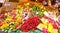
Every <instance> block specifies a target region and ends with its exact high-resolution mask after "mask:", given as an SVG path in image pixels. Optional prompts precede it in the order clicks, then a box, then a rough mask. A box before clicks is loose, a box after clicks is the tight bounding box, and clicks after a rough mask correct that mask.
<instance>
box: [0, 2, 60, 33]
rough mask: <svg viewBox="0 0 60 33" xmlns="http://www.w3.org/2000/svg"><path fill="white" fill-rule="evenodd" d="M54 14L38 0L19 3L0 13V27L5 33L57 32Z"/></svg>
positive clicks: (56, 19)
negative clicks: (0, 18)
mask: <svg viewBox="0 0 60 33" xmlns="http://www.w3.org/2000/svg"><path fill="white" fill-rule="evenodd" d="M56 14H57V13H56V12H55V11H54V10H53V11H52V9H50V8H46V7H45V6H43V5H42V4H41V3H38V2H31V1H30V2H25V3H20V4H18V5H17V7H15V8H14V9H13V10H11V11H9V12H5V13H4V14H2V15H3V17H4V18H3V17H2V21H1V22H0V29H1V30H2V31H4V32H5V33H58V30H59V24H58V22H59V21H58V18H56V17H57V15H56Z"/></svg>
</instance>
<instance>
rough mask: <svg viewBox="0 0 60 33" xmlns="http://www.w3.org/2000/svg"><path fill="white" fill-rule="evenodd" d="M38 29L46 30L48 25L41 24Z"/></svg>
mask: <svg viewBox="0 0 60 33" xmlns="http://www.w3.org/2000/svg"><path fill="white" fill-rule="evenodd" d="M37 28H38V29H42V28H46V29H47V25H46V24H43V23H40V24H39V25H38V26H37Z"/></svg>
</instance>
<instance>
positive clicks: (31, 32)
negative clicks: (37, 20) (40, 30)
mask: <svg viewBox="0 0 60 33" xmlns="http://www.w3.org/2000/svg"><path fill="white" fill-rule="evenodd" d="M28 33H36V32H35V31H34V30H31V31H29V32H28Z"/></svg>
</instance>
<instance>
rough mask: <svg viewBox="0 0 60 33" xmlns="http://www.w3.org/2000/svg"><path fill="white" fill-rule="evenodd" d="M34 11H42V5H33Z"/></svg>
mask: <svg viewBox="0 0 60 33" xmlns="http://www.w3.org/2000/svg"><path fill="white" fill-rule="evenodd" d="M32 9H33V11H40V7H39V6H34V7H32Z"/></svg>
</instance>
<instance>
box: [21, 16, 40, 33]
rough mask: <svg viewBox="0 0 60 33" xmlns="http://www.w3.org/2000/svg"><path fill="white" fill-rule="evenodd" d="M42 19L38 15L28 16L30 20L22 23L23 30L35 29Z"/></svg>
mask: <svg viewBox="0 0 60 33" xmlns="http://www.w3.org/2000/svg"><path fill="white" fill-rule="evenodd" d="M40 22H41V21H40V20H39V18H38V17H35V16H32V17H30V18H28V20H26V21H25V23H23V24H22V26H21V30H22V31H24V32H27V31H29V30H35V29H36V26H37V25H38V24H39V23H40Z"/></svg>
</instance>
